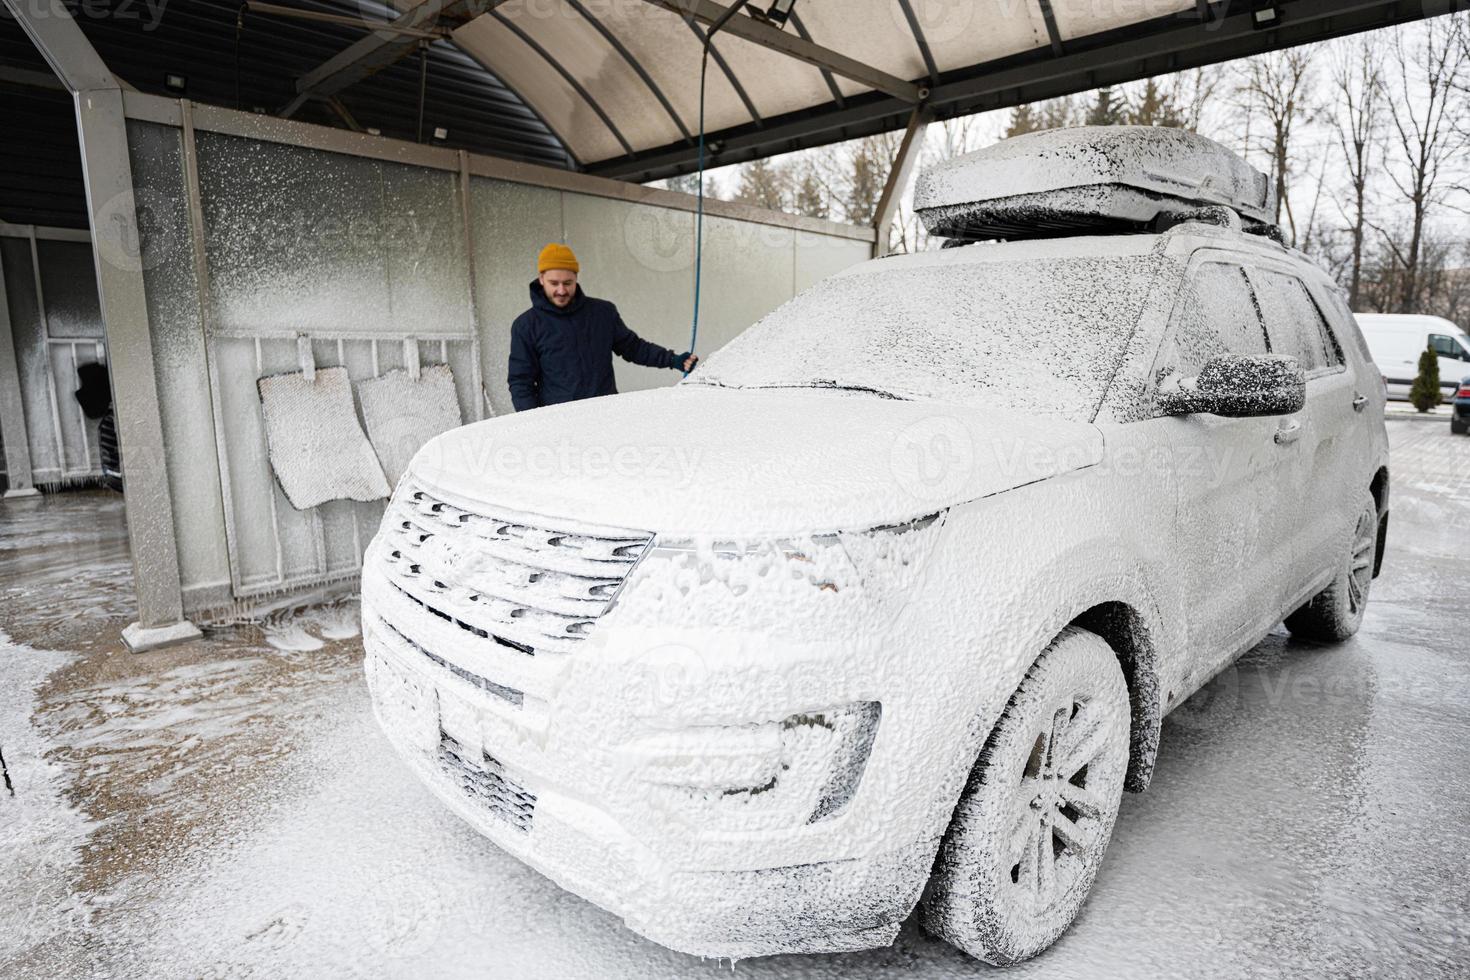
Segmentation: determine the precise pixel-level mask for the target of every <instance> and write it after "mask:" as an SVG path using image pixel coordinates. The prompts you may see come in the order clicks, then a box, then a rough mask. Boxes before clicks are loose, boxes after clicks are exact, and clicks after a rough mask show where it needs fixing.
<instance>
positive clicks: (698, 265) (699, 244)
mask: <svg viewBox="0 0 1470 980" xmlns="http://www.w3.org/2000/svg"><path fill="white" fill-rule="evenodd" d="M749 2H750V0H736V2H735V3H733V4H731V5H730V6H729V7H728V8H726V10H725V12H724V13H723V14H721V15H720V16H719V18H718V19H716V20H715V22H714V23H713V24H711V25H710V27H709V30H708V31H707V32H706V33H705V35H704V54H703V55H702V56H701V57H700V59H699V200H698V203H697V204H696V205H695V208H694V322H693V323H692V324H691V325H690V327H689V353H691V354H693V353H694V351H695V345H696V344H697V343H698V342H699V278H700V272H701V271H702V270H703V268H704V79H705V75H706V74H707V73H708V72H709V48H710V43H711V42H712V41H713V40H714V38H715V34H717V33H718V32H719V30H720V28H722V27H724V26H725V24H726V23H727V22H728V21H729V20H730V18H731V17H734V16H735V15H736V14H737V13H739V12H740V8H742V7H744V6H745V5H746V4H747V3H749ZM684 377H686V378H687V377H689V372H688V371H685V372H684Z"/></svg>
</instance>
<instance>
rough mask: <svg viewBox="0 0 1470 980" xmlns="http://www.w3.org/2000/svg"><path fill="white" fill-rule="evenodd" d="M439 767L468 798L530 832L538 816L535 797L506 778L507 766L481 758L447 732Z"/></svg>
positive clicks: (442, 737) (442, 735)
mask: <svg viewBox="0 0 1470 980" xmlns="http://www.w3.org/2000/svg"><path fill="white" fill-rule="evenodd" d="M439 768H440V769H441V770H442V771H443V773H444V775H446V776H448V777H449V778H450V780H451V781H452V782H453V783H454V784H455V785H456V786H458V787H459V788H460V790H461V791H462V792H463V793H464V795H465V796H467V797H469V798H470V799H471V800H474V801H475V802H476V803H478V804H480V805H482V806H484V807H485V809H487V810H489V811H490V812H491V813H492V814H494V815H495V816H496V817H498V818H500V819H501V820H504V821H505V822H506V823H508V824H510V825H511V826H512V827H514V828H515V829H516V830H519V831H521V832H522V833H529V832H530V830H531V821H532V820H533V819H535V816H536V795H535V794H534V793H532V792H530V791H529V790H527V789H526V788H525V787H524V786H521V785H520V784H519V783H517V782H516V781H515V780H513V779H511V778H510V777H509V776H508V775H506V772H505V767H504V766H502V765H501V764H500V763H499V762H497V761H496V760H495V759H493V758H491V757H490V756H489V755H488V754H487V753H485V752H481V753H480V757H479V758H478V759H475V758H473V753H471V752H469V751H468V750H466V749H465V747H464V746H463V745H461V744H460V743H459V742H457V741H456V740H454V739H453V738H450V737H449V736H448V735H446V734H445V733H444V732H442V731H441V732H440V733H439Z"/></svg>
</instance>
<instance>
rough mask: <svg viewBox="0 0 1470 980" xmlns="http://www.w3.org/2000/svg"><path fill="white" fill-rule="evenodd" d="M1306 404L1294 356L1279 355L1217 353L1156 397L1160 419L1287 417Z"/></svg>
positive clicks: (1304, 381) (1303, 383)
mask: <svg viewBox="0 0 1470 980" xmlns="http://www.w3.org/2000/svg"><path fill="white" fill-rule="evenodd" d="M1306 403H1307V376H1306V375H1305V374H1304V373H1303V372H1302V369H1301V368H1300V367H1298V366H1297V360H1296V358H1294V357H1286V356H1283V355H1279V354H1222V355H1221V356H1219V357H1212V358H1210V360H1208V361H1207V362H1205V366H1204V367H1202V368H1200V372H1199V376H1198V377H1194V378H1184V379H1182V380H1181V381H1179V383H1178V384H1177V386H1176V387H1174V388H1173V389H1172V390H1170V391H1160V392H1159V406H1160V407H1161V408H1162V409H1163V410H1164V414H1165V415H1196V414H1199V415H1223V416H1226V417H1228V418H1251V417H1255V416H1263V415H1290V414H1291V413H1292V412H1299V411H1301V409H1302V406H1303V405H1305V404H1306Z"/></svg>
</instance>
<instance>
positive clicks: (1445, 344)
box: [1429, 333, 1465, 361]
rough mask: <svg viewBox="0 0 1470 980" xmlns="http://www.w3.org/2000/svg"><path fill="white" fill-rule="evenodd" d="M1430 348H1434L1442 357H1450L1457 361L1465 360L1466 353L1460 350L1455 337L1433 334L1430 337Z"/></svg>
mask: <svg viewBox="0 0 1470 980" xmlns="http://www.w3.org/2000/svg"><path fill="white" fill-rule="evenodd" d="M1429 346H1430V347H1432V348H1434V352H1435V353H1436V354H1438V355H1439V356H1440V357H1448V358H1451V359H1453V360H1456V361H1463V360H1465V352H1464V351H1463V350H1461V349H1460V345H1459V343H1458V342H1457V341H1456V340H1455V338H1454V337H1446V336H1445V335H1444V334H1438V333H1432V334H1430V335H1429Z"/></svg>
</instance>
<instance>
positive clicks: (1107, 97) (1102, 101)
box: [1087, 85, 1125, 126]
mask: <svg viewBox="0 0 1470 980" xmlns="http://www.w3.org/2000/svg"><path fill="white" fill-rule="evenodd" d="M1124 122H1125V119H1124V116H1123V106H1122V104H1121V103H1120V102H1119V101H1118V100H1117V99H1115V98H1113V90H1112V89H1111V88H1109V87H1108V86H1106V85H1105V86H1103V87H1102V88H1100V89H1098V90H1097V97H1096V98H1095V99H1094V100H1093V103H1092V108H1090V109H1088V110H1087V125H1089V126H1121V125H1123V123H1124Z"/></svg>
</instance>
